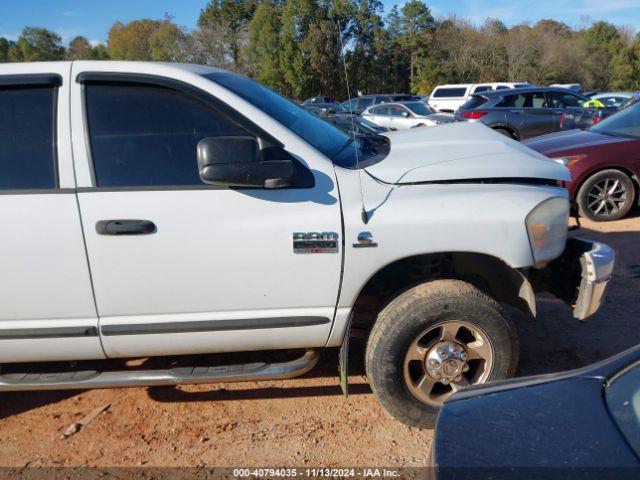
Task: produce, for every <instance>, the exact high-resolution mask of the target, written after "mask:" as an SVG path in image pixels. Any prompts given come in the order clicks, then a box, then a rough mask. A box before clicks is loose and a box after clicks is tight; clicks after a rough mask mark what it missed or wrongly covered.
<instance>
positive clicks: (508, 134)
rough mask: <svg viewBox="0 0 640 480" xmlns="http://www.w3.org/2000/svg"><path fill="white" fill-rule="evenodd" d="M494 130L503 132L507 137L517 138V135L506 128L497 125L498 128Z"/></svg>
mask: <svg viewBox="0 0 640 480" xmlns="http://www.w3.org/2000/svg"><path fill="white" fill-rule="evenodd" d="M494 130H495V131H496V132H498V133H501V134H502V135H504V136H505V137H509V138H512V139H513V140H517V138H516V136H515V135H514V134H513V133H512V132H511V131H510V130H507V129H506V128H501V127H497V128H494Z"/></svg>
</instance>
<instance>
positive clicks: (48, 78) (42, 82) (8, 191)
mask: <svg viewBox="0 0 640 480" xmlns="http://www.w3.org/2000/svg"><path fill="white" fill-rule="evenodd" d="M61 86H62V77H61V76H60V75H59V74H57V73H34V74H17V75H0V89H5V88H18V89H25V88H46V87H49V88H51V91H52V95H51V102H52V103H51V105H50V107H51V112H52V116H51V150H52V152H51V153H52V156H51V160H52V167H53V187H50V188H5V189H2V188H0V195H20V194H46V193H68V192H67V191H66V190H67V189H64V190H65V192H62V191H61V189H60V162H59V154H58V107H59V102H58V100H59V92H60V87H61Z"/></svg>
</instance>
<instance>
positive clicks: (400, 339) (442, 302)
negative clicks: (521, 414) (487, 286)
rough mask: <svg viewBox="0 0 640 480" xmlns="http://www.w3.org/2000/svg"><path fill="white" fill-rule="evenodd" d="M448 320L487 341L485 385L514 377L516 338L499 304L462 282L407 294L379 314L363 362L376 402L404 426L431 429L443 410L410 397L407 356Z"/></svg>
mask: <svg viewBox="0 0 640 480" xmlns="http://www.w3.org/2000/svg"><path fill="white" fill-rule="evenodd" d="M448 320H449V321H453V320H456V321H457V320H462V321H464V322H466V323H468V324H471V325H473V326H474V327H477V328H478V329H481V330H482V331H483V333H484V334H485V335H486V337H487V338H488V340H489V343H490V344H491V346H492V349H493V360H492V366H491V369H490V371H489V372H487V373H486V374H487V375H488V376H487V378H486V380H485V381H493V380H499V379H503V378H510V377H512V376H513V375H514V374H515V372H516V368H517V362H518V338H517V334H516V330H515V327H514V325H513V323H512V321H511V319H510V317H509V315H508V313H507V312H506V311H505V310H504V309H503V308H502V307H501V306H500V304H499V303H497V302H496V301H495V300H493V299H492V298H490V297H488V296H487V295H485V294H484V293H483V292H481V291H480V290H478V289H477V288H475V287H474V286H472V285H470V284H468V283H466V282H462V281H459V280H436V281H432V282H427V283H424V284H422V285H418V286H417V287H414V288H412V289H410V290H407V291H406V292H404V293H403V294H401V295H400V296H398V297H397V298H395V299H394V300H393V301H392V302H391V303H389V304H388V305H387V306H386V307H385V308H384V309H383V310H382V311H381V312H380V313H379V315H378V318H377V320H376V323H375V325H374V326H373V329H372V331H371V335H370V336H369V340H368V343H367V351H366V358H365V363H366V372H367V377H368V379H369V383H370V385H371V388H372V390H373V392H374V394H375V395H376V397H377V398H378V401H379V402H380V403H381V404H382V406H383V407H384V408H385V409H386V410H387V412H389V413H390V414H391V415H392V416H393V417H395V418H396V419H398V420H400V421H401V422H402V423H405V424H406V425H409V426H412V427H416V428H431V427H433V425H434V424H435V419H436V416H437V414H438V410H439V407H438V406H434V405H430V404H427V403H425V402H423V401H420V400H418V399H417V398H416V397H415V396H414V395H413V394H412V393H411V392H410V390H409V387H408V385H407V382H406V381H405V378H404V376H403V374H404V372H405V356H406V355H407V352H408V350H409V347H410V346H411V345H413V343H415V342H414V340H415V339H416V338H418V337H419V336H420V335H421V332H424V331H425V329H429V328H430V327H433V328H438V325H442V323H443V322H447V321H448ZM434 348H435V347H434ZM470 362H471V361H470ZM482 383H484V382H482Z"/></svg>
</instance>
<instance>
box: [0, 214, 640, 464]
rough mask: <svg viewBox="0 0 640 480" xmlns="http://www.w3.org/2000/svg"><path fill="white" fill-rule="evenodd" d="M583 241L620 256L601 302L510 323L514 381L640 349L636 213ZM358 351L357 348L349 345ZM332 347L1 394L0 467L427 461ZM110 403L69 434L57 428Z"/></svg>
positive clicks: (420, 442) (423, 437)
mask: <svg viewBox="0 0 640 480" xmlns="http://www.w3.org/2000/svg"><path fill="white" fill-rule="evenodd" d="M577 234H578V236H585V237H592V238H595V239H601V240H603V241H606V242H607V243H609V244H610V245H612V246H613V247H614V248H615V249H616V250H617V264H616V270H615V275H614V278H613V281H612V282H611V284H610V290H609V293H608V296H607V299H606V303H605V305H604V307H603V308H602V309H601V310H600V312H599V313H598V314H597V315H595V316H594V317H592V318H590V319H589V320H588V321H587V322H584V323H580V322H578V321H577V320H574V319H573V318H572V316H571V312H570V309H569V308H568V307H567V306H565V305H564V304H562V303H561V302H559V301H557V300H555V299H553V298H551V297H549V298H541V299H540V301H539V305H538V309H539V317H538V319H537V320H535V321H531V320H527V319H524V318H517V322H518V326H519V329H520V332H521V363H520V370H519V375H530V374H537V373H547V372H554V371H559V370H566V369H570V368H576V367H580V366H583V365H587V364H589V363H592V362H594V361H596V360H600V359H603V358H606V357H608V356H610V355H612V354H615V353H617V352H619V351H621V350H623V349H626V348H629V347H631V346H633V345H636V344H638V343H640V329H639V328H638V326H637V321H638V319H640V302H639V301H638V300H639V299H640V217H638V216H636V217H634V218H630V219H627V220H622V221H618V222H613V223H607V224H594V223H589V222H584V224H583V229H582V230H581V231H579V232H578V233H577ZM356 347H357V345H356ZM337 353H338V352H337V350H330V351H326V352H324V353H323V359H322V360H321V364H320V365H319V366H318V367H316V369H314V370H313V371H311V372H310V373H309V374H307V375H306V376H304V377H302V378H298V379H293V380H288V381H273V382H256V383H244V384H233V385H207V386H197V387H196V386H185V387H178V388H137V389H116V390H95V391H87V392H41V393H38V392H36V393H15V394H14V393H12V394H3V395H2V396H1V397H0V466H10V467H23V466H31V467H40V466H74V467H76V466H97V467H114V466H123V467H129V466H142V465H144V466H147V467H150V466H154V467H156V466H157V467H169V466H191V467H194V466H203V467H216V466H220V467H236V466H272V467H287V466H288V467H291V466H297V467H303V466H315V467H340V466H367V467H368V466H389V467H410V466H423V465H426V462H427V454H428V451H429V448H430V443H431V440H432V437H433V431H431V430H425V431H419V430H415V429H411V428H408V427H405V426H403V425H401V424H400V423H398V422H396V421H395V420H393V419H392V418H391V417H389V416H388V415H387V414H386V413H385V412H384V411H383V410H382V408H381V407H380V406H378V404H377V403H376V401H375V399H374V397H373V395H372V393H371V391H370V390H369V388H368V386H367V385H366V382H365V381H364V378H363V376H362V369H361V367H360V365H361V360H360V358H359V357H358V355H359V352H358V349H357V348H355V349H354V351H353V355H352V359H351V366H352V367H353V368H352V373H353V375H352V376H351V379H350V380H351V382H352V384H353V386H352V392H351V393H352V395H351V396H350V397H349V398H348V399H345V398H343V397H342V396H341V393H340V389H339V387H338V380H337V377H336V371H337ZM107 403H110V404H111V405H110V407H109V408H108V409H107V410H106V411H105V412H103V413H101V414H99V415H98V416H97V417H96V418H95V420H93V421H92V422H91V423H90V424H89V425H88V426H86V427H85V428H84V429H82V430H81V431H79V432H78V433H76V434H74V435H72V436H70V437H69V438H67V439H61V438H60V433H61V432H62V431H63V430H65V429H66V428H67V427H68V426H69V425H70V424H72V423H74V422H78V421H79V420H80V419H81V418H82V417H84V416H85V415H87V414H88V413H90V412H91V411H93V410H94V409H96V408H97V407H100V406H102V405H104V404H107Z"/></svg>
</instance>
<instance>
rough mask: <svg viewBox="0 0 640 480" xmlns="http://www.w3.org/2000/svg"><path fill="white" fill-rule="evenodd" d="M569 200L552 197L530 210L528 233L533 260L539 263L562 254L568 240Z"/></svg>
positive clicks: (527, 222) (527, 224)
mask: <svg viewBox="0 0 640 480" xmlns="http://www.w3.org/2000/svg"><path fill="white" fill-rule="evenodd" d="M568 222H569V201H568V200H567V199H566V198H562V197H552V198H549V199H547V200H545V201H544V202H542V203H541V204H539V205H538V206H537V207H536V208H534V209H533V210H531V212H529V215H527V219H526V226H527V233H528V234H529V243H530V244H531V252H532V253H533V260H534V262H535V263H536V264H537V265H542V264H544V263H545V262H548V261H550V260H553V259H554V258H557V257H558V256H560V254H561V253H562V251H563V250H564V246H565V243H566V241H567V231H568Z"/></svg>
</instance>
